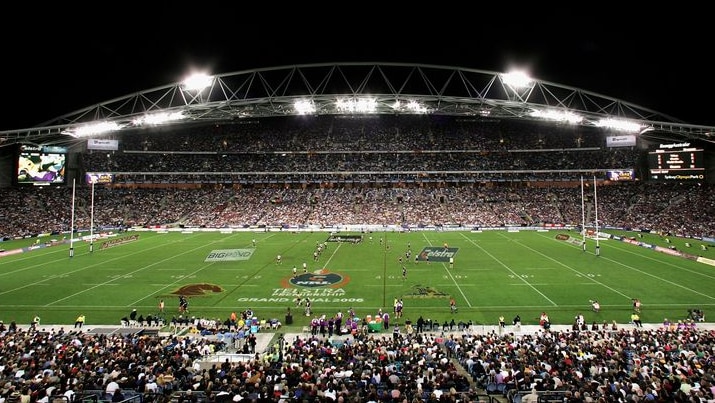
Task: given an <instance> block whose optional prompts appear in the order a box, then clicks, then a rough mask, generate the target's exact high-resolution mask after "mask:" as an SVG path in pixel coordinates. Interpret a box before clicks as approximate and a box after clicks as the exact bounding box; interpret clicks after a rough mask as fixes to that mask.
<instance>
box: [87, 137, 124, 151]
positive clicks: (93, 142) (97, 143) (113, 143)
mask: <svg viewBox="0 0 715 403" xmlns="http://www.w3.org/2000/svg"><path fill="white" fill-rule="evenodd" d="M87 149H88V150H105V151H116V150H119V140H104V139H89V140H87Z"/></svg>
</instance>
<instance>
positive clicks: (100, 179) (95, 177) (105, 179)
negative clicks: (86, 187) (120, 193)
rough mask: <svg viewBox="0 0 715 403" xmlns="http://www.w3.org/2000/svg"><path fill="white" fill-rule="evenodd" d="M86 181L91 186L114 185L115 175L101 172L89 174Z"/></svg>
mask: <svg viewBox="0 0 715 403" xmlns="http://www.w3.org/2000/svg"><path fill="white" fill-rule="evenodd" d="M85 179H86V181H87V183H89V184H92V183H112V182H114V174H111V173H100V172H87V176H86V178H85Z"/></svg>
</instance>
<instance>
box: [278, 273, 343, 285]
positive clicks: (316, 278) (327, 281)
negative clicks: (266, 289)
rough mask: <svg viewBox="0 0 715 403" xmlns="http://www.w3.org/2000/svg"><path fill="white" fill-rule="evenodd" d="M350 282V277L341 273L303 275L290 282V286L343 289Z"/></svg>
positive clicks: (293, 278)
mask: <svg viewBox="0 0 715 403" xmlns="http://www.w3.org/2000/svg"><path fill="white" fill-rule="evenodd" d="M349 281H350V279H349V278H348V277H345V276H343V275H342V274H339V273H329V272H320V273H303V274H300V275H297V276H295V277H292V278H291V279H290V280H288V282H289V284H290V285H293V286H298V287H307V288H321V287H330V288H336V287H342V286H344V285H345V284H347V283H348V282H349Z"/></svg>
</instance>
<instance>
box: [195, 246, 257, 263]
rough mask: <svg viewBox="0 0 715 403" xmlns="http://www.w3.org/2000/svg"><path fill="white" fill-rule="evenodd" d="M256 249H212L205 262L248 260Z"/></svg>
mask: <svg viewBox="0 0 715 403" xmlns="http://www.w3.org/2000/svg"><path fill="white" fill-rule="evenodd" d="M253 251H255V249H216V250H212V251H211V253H209V255H208V256H206V260H204V262H231V261H235V260H248V259H250V258H251V256H252V255H253Z"/></svg>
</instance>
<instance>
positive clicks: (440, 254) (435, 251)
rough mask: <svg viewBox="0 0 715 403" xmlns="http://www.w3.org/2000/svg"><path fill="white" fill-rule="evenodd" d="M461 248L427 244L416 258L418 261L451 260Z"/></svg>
mask: <svg viewBox="0 0 715 403" xmlns="http://www.w3.org/2000/svg"><path fill="white" fill-rule="evenodd" d="M458 250H459V248H444V247H439V246H427V247H425V248H424V249H422V252H420V253H418V254H417V257H416V258H415V260H417V261H418V262H425V261H428V260H429V261H430V262H449V258H451V257H454V255H456V254H457V251H458Z"/></svg>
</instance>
